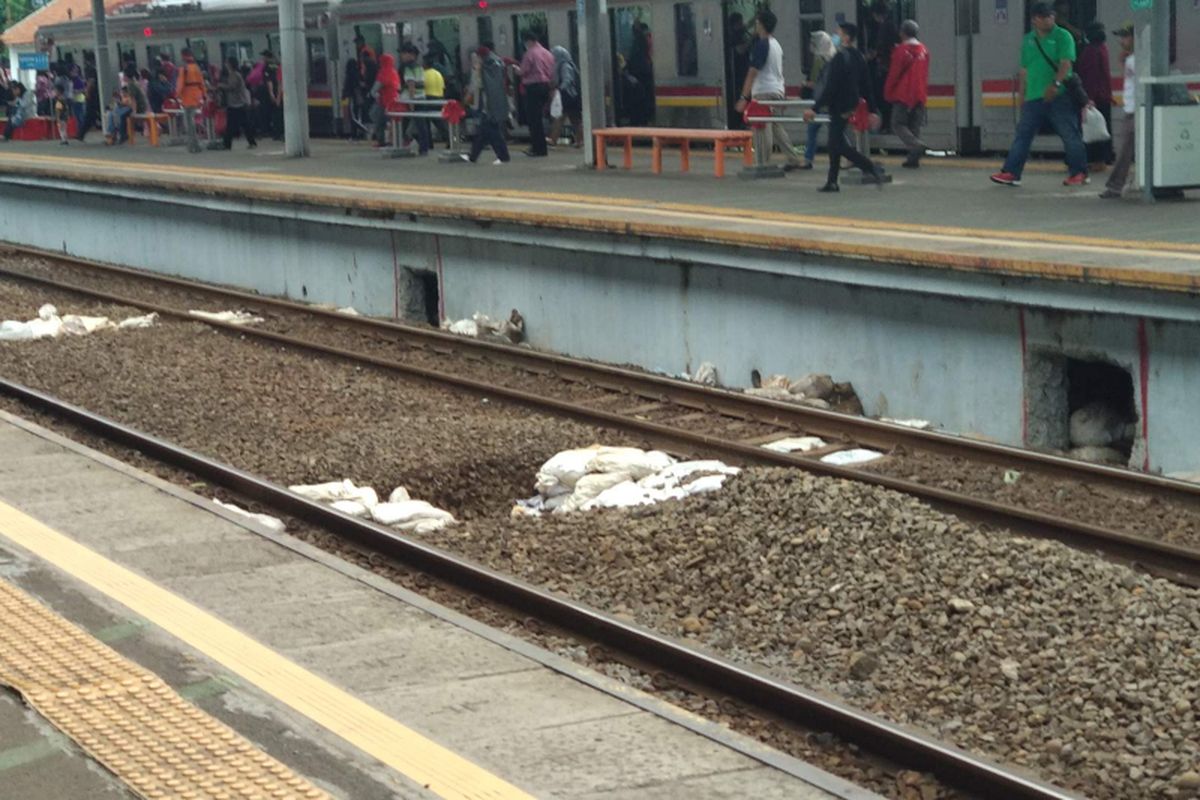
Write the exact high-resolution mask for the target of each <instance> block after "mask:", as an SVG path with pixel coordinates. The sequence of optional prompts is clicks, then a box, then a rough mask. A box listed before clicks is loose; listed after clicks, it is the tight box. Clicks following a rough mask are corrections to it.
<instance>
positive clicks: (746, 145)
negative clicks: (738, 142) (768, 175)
mask: <svg viewBox="0 0 1200 800" xmlns="http://www.w3.org/2000/svg"><path fill="white" fill-rule="evenodd" d="M742 163H743V164H745V165H746V166H747V167H752V166H754V148H753V147H751V146H750V140H749V139H747V140H746V141H745V142H743V143H742Z"/></svg>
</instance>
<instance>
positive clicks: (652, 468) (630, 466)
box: [588, 447, 675, 481]
mask: <svg viewBox="0 0 1200 800" xmlns="http://www.w3.org/2000/svg"><path fill="white" fill-rule="evenodd" d="M674 463H675V459H673V458H671V457H670V456H669V455H667V454H666V453H664V452H662V451H661V450H639V449H638V448H636V447H604V448H601V449H600V452H599V453H597V454H596V457H595V458H594V459H593V460H592V462H591V464H590V466H589V470H588V471H589V472H604V473H614V472H624V473H627V474H628V475H630V476H631V477H632V478H633V479H634V480H635V481H640V480H641V479H642V478H645V477H646V476H647V475H653V474H654V473H656V472H658V471H659V470H662V469H666V468H667V467H669V466H671V465H672V464H674Z"/></svg>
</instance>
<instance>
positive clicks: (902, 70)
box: [883, 19, 929, 169]
mask: <svg viewBox="0 0 1200 800" xmlns="http://www.w3.org/2000/svg"><path fill="white" fill-rule="evenodd" d="M920 31H921V29H920V28H918V27H917V23H916V22H915V21H913V20H911V19H907V20H905V21H904V24H902V25H901V26H900V44H899V45H898V46H897V47H896V48H894V49H893V50H892V57H891V66H890V67H889V68H888V76H887V83H885V84H884V87H883V97H884V99H885V100H887V101H888V102H889V103H891V104H892V132H893V133H895V134H896V135H897V136H899V137H900V141H902V142H904V146H905V147H907V148H908V158H907V159H905V161H904V164H903V166H905V167H908V168H909V169H916V168H917V167H919V166H921V156H923V155H925V149H926V148H925V143H924V142H922V141H921V126H922V125H924V124H925V103H926V102H927V101H928V99H929V50H928V49H927V48H926V47H925V45H923V44H921V42H920V41H918V40H917V34H919V33H920Z"/></svg>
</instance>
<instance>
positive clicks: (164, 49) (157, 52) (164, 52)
mask: <svg viewBox="0 0 1200 800" xmlns="http://www.w3.org/2000/svg"><path fill="white" fill-rule="evenodd" d="M159 56H166V57H167V58H169V59H171V60H172V61H174V62H176V63H178V59H176V58H175V45H173V44H152V45H148V46H147V47H146V59H147V60H148V61H149V62H150V63H151V64H157V63H158V57H159ZM132 58H133V53H132V52H129V53H126V54H125V55H124V56H122V57H121V63H122V64H128V63H129V62H130V60H131V59H132ZM196 60H197V61H199V60H200V57H199V56H196Z"/></svg>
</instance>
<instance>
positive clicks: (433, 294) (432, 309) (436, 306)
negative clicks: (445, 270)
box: [416, 270, 442, 327]
mask: <svg viewBox="0 0 1200 800" xmlns="http://www.w3.org/2000/svg"><path fill="white" fill-rule="evenodd" d="M416 276H417V280H418V281H420V282H421V297H422V298H423V299H424V301H425V321H426V322H428V323H429V324H430V325H433V326H435V327H436V326H438V325H439V324H441V322H442V319H441V317H442V314H441V308H442V302H441V296H440V289H439V287H438V278H437V273H436V272H429V271H425V270H422V271H420V272H417V273H416Z"/></svg>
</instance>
